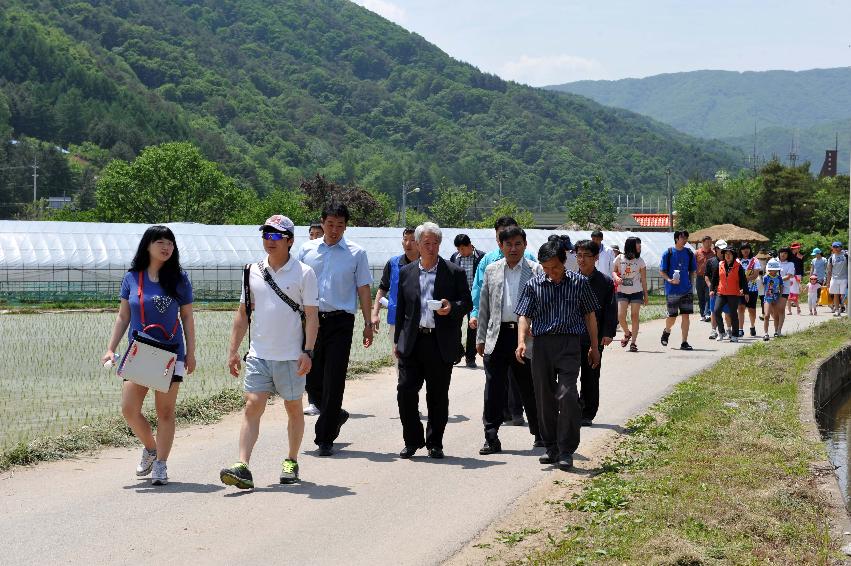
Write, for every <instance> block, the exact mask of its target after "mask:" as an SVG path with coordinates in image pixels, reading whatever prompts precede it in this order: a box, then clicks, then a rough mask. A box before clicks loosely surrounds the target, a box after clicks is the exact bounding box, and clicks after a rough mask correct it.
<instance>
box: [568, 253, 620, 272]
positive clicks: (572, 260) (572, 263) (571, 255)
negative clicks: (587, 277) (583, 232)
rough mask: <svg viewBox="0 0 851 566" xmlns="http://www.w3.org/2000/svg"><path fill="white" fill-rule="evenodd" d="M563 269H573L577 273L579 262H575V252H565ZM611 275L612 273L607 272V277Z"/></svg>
mask: <svg viewBox="0 0 851 566" xmlns="http://www.w3.org/2000/svg"><path fill="white" fill-rule="evenodd" d="M564 270H565V271H575V272H576V273H579V263H577V261H576V254H575V253H573V252H567V257H566V258H565V260H564ZM611 276H612V274H611V273H609V277H611Z"/></svg>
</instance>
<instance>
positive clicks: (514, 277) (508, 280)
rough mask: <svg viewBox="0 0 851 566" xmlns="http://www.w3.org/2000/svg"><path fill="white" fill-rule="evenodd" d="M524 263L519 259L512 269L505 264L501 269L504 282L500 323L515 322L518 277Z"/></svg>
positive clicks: (518, 295) (518, 289)
mask: <svg viewBox="0 0 851 566" xmlns="http://www.w3.org/2000/svg"><path fill="white" fill-rule="evenodd" d="M524 261H526V260H525V259H521V260H520V261H518V262H517V265H515V266H514V267H513V268H511V267H508V262H506V263H505V267H504V268H503V269H504V270H505V280H504V281H503V283H502V322H517V314H515V312H514V307H516V306H517V301H518V300H519V299H520V275H521V274H522V272H523V262H524Z"/></svg>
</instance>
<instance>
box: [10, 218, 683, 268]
mask: <svg viewBox="0 0 851 566" xmlns="http://www.w3.org/2000/svg"><path fill="white" fill-rule="evenodd" d="M148 226H149V225H148V224H102V223H88V222H39V221H18V220H0V270H2V271H3V274H2V275H3V278H4V279H6V280H9V281H11V280H26V281H38V280H50V278H51V277H53V274H54V273H55V272H56V271H60V270H61V271H65V270H71V271H75V272H86V271H93V272H94V271H96V272H98V273H99V274H98V275H97V276H102V277H107V278H119V279H120V278H121V277H122V275H123V273H122V272H123V271H124V270H126V269H127V267H128V266H129V265H130V262H131V260H132V259H133V255H134V254H135V252H136V247H137V246H138V243H139V239H140V238H141V236H142V233H143V232H144V231H145V230H146V229H147V228H148ZM167 226H168V227H169V228H171V229H172V231H173V232H174V234H175V237H176V238H177V245H178V248H179V250H180V262H181V264H182V265H183V267H184V269H186V270H188V271H189V272H190V274H192V272H193V271H196V270H202V269H207V270H209V269H212V270H216V269H221V270H222V275H223V276H227V277H231V275H228V274H229V270H235V269H238V268H239V267H241V266H242V265H244V264H245V263H248V262H251V261H254V260H257V259H259V258H261V257H263V244H262V241H261V239H260V236H259V233H258V226H233V225H224V226H217V225H206V224H193V223H172V224H167ZM459 233H466V234H468V235H469V236H470V239H471V240H472V241H473V244H474V245H475V246H476V248H478V249H481V250H483V251H490V250H492V249H494V248H496V247H497V244H496V241H495V239H494V231H493V230H492V229H467V228H461V229H458V228H446V229H443V244H442V245H441V248H440V253H441V255H442V256H443V257H445V258H447V259H448V258H449V256H450V255H451V254H452V252H454V251H455V248H454V246H453V245H452V242H453V239H454V238H455V235H456V234H459ZM564 233H566V234H569V235H570V238H571V240H573V241H574V242H576V241H577V240H580V239H583V238H588V237H590V232H587V231H584V232H581V231H562V230H527V239H528V242H529V247H528V249H529V251H531V252H532V254H533V255H536V254H537V250H538V248H539V247H540V246H541V244H543V243H544V242H545V241H546V240H547V237H548V236H550V235H551V234H564ZM401 234H402V229H401V228H357V227H351V228H348V229H347V230H346V237H347V238H348V239H350V240H352V241H354V242H356V243H358V244H360V245H361V246H363V247H364V248H365V249H366V251H367V254H368V256H369V263H370V266H371V267H372V269H373V273H376V274H377V273H380V269H381V268H383V266H384V264H385V263H386V262H387V260H388V259H390V258H391V257H393V256H394V255H398V254H400V253H401ZM604 234H605V238H604V240H603V242H604V243H605V244H606V245H607V246H611V245H614V244H617V245H619V246H620V247H621V249H623V244H624V242H625V241H626V239H627V238H628V237H630V236H637V237H639V238H641V241H642V252H641V256H642V257H643V258H644V260H645V261H646V262H647V265H648V267H649V268H651V269H653V268H657V267H658V265H659V260H660V258H661V255H662V253H663V252H664V251H665V250H666V249H667V248H669V247H670V246H671V245H673V236H672V234H671V233H670V232H605V233H604ZM307 240H308V228H307V227H306V226H298V227H296V243H295V248H298V247H299V246H301V244H303V243H304V242H305V241H307ZM109 272H114V273H109ZM213 273H215V271H213ZM81 274H82V273H81ZM89 276H95V274H94V273H92V274H90V275H89ZM205 277H209V275H206V276H205Z"/></svg>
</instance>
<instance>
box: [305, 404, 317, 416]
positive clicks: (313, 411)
mask: <svg viewBox="0 0 851 566" xmlns="http://www.w3.org/2000/svg"><path fill="white" fill-rule="evenodd" d="M319 412H320V411H319V407H317V406H316V405H314V404H313V403H310V404H309V405H308V406H307V407H306V408H305V409H304V414H305V415H308V416H311V417H315V416H317V415H318V414H319Z"/></svg>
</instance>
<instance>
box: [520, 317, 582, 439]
mask: <svg viewBox="0 0 851 566" xmlns="http://www.w3.org/2000/svg"><path fill="white" fill-rule="evenodd" d="M532 354H533V355H532V383H533V384H534V385H535V400H536V401H537V404H538V425H539V428H540V433H541V439H542V440H543V441H544V444H545V445H546V447H547V452H559V453H561V454H573V453H574V452H576V449H577V448H578V447H579V430H580V423H581V414H582V411H581V409H580V408H579V393H578V391H577V384H576V382H577V378H578V377H579V366H580V363H581V362H580V352H579V336H577V335H574V334H545V335H543V336H536V337H535V340H534V341H533V342H532Z"/></svg>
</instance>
